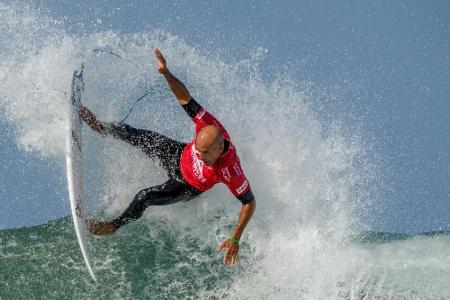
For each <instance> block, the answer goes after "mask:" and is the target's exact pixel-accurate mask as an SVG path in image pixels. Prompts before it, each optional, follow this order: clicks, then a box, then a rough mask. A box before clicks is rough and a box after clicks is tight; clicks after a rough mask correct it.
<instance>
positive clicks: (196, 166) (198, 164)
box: [191, 144, 206, 182]
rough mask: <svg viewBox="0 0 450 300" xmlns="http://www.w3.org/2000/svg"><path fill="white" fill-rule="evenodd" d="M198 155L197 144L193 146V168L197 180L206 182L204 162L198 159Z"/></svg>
mask: <svg viewBox="0 0 450 300" xmlns="http://www.w3.org/2000/svg"><path fill="white" fill-rule="evenodd" d="M197 154H198V151H197V149H195V144H192V148H191V156H192V168H193V170H194V176H195V178H197V179H198V180H200V182H205V181H206V178H205V177H204V176H203V165H204V162H203V161H202V160H201V159H199V158H198V156H197Z"/></svg>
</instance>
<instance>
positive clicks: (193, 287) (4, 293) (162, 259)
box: [0, 218, 236, 299]
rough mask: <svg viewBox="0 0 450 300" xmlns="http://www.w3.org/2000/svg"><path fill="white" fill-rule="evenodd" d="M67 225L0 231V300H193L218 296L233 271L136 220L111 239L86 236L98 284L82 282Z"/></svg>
mask: <svg viewBox="0 0 450 300" xmlns="http://www.w3.org/2000/svg"><path fill="white" fill-rule="evenodd" d="M71 222H72V221H71V220H70V219H69V218H65V219H61V220H58V221H55V222H52V223H49V224H45V225H41V226H37V227H31V228H21V229H12V230H3V231H0V240H1V245H2V246H1V251H0V260H1V265H2V268H1V271H0V272H1V273H0V277H1V278H2V280H1V282H0V299H30V298H31V299H34V298H39V299H49V298H51V299H67V298H78V299H108V298H111V297H113V298H115V299H117V298H124V299H136V298H142V299H143V298H149V297H150V298H155V299H179V298H180V297H181V298H189V297H193V298H198V295H207V294H210V293H211V292H212V293H213V294H218V293H219V292H220V291H219V290H222V289H223V290H225V288H226V286H227V285H229V284H230V282H231V280H232V277H233V276H232V274H233V273H235V272H236V270H232V269H229V268H225V267H223V266H222V265H221V262H220V257H218V256H217V255H216V254H215V253H214V252H215V251H214V248H213V247H210V246H208V247H202V246H199V245H198V244H197V243H196V242H195V240H191V239H190V238H189V237H188V236H184V237H181V238H180V237H178V236H177V233H176V232H174V231H168V230H167V229H166V230H165V229H164V228H161V227H162V226H164V224H162V223H159V224H158V223H153V224H149V226H154V227H159V229H158V230H157V232H156V233H155V234H153V235H152V237H150V236H149V230H148V227H147V226H146V225H144V224H142V223H141V222H139V224H135V225H133V226H128V228H124V229H123V230H121V233H120V234H117V235H115V236H113V237H102V238H96V237H90V240H89V242H90V243H89V244H90V252H91V259H92V262H93V265H94V272H95V273H96V276H97V278H98V282H97V283H96V282H94V281H92V280H91V278H90V277H89V275H88V273H87V270H86V268H85V266H84V262H83V259H82V256H81V253H80V250H79V247H78V244H77V241H76V236H75V232H74V230H73V225H72V223H71ZM218 289H219V290H218Z"/></svg>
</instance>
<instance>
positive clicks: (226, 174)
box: [221, 167, 231, 182]
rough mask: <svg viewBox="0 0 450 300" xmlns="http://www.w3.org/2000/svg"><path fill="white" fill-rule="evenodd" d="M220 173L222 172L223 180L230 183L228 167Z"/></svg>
mask: <svg viewBox="0 0 450 300" xmlns="http://www.w3.org/2000/svg"><path fill="white" fill-rule="evenodd" d="M221 171H222V176H223V178H225V180H226V181H228V182H230V180H231V175H230V171H228V167H225V168H223V169H222V170H221Z"/></svg>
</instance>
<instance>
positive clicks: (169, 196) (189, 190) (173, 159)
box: [103, 123, 202, 228]
mask: <svg viewBox="0 0 450 300" xmlns="http://www.w3.org/2000/svg"><path fill="white" fill-rule="evenodd" d="M103 125H104V127H105V129H106V131H107V132H108V134H110V135H112V136H113V137H115V138H117V139H120V140H122V141H125V142H127V143H129V144H131V145H133V146H135V147H137V148H138V149H140V150H142V151H143V152H144V153H145V154H147V155H148V156H149V157H150V158H152V159H157V160H159V162H160V164H161V166H162V167H163V168H164V169H166V170H167V175H168V176H169V180H167V181H166V182H165V183H163V184H161V185H156V186H153V187H150V188H146V189H143V190H141V191H139V192H138V193H137V194H136V196H135V197H134V199H133V201H132V202H131V203H130V205H129V206H128V208H127V209H126V210H125V212H124V213H123V214H122V215H121V216H120V217H118V218H116V219H114V220H113V223H114V225H115V226H116V227H117V228H119V227H121V226H123V225H125V224H128V223H129V222H131V221H134V220H136V219H139V218H140V217H141V216H142V214H143V213H144V211H145V209H146V208H147V207H149V206H150V205H167V204H173V203H176V202H179V201H183V200H184V201H187V200H190V199H192V198H193V197H196V196H198V195H200V194H201V193H202V191H200V190H198V189H196V188H194V187H193V186H191V185H189V184H188V183H186V182H185V181H184V179H183V176H182V175H181V170H180V167H179V165H180V157H181V153H182V152H183V149H184V147H185V146H186V144H185V143H181V142H178V141H175V140H172V139H170V138H168V137H166V136H164V135H162V134H159V133H157V132H154V131H151V130H143V129H136V128H133V127H131V126H129V125H127V124H124V123H104V124H103Z"/></svg>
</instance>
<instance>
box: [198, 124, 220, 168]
mask: <svg viewBox="0 0 450 300" xmlns="http://www.w3.org/2000/svg"><path fill="white" fill-rule="evenodd" d="M195 146H196V148H197V151H198V152H200V156H201V159H202V160H203V161H204V162H205V163H206V164H207V165H212V164H213V163H214V162H215V161H216V160H217V159H218V158H219V157H220V156H221V155H222V152H223V148H224V144H223V132H222V130H220V128H219V127H217V126H214V125H208V126H205V127H203V128H202V129H200V132H199V133H198V134H197V137H196V139H195Z"/></svg>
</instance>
